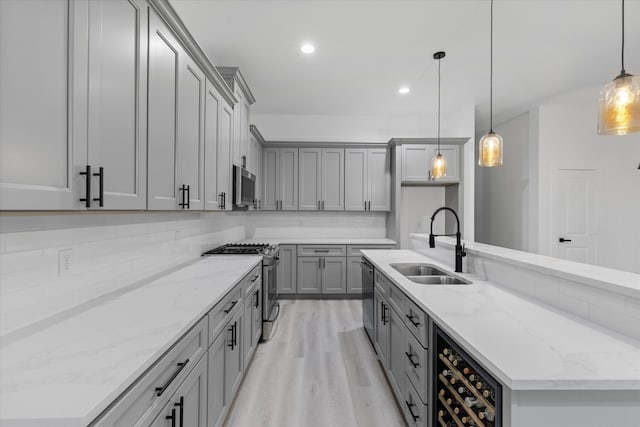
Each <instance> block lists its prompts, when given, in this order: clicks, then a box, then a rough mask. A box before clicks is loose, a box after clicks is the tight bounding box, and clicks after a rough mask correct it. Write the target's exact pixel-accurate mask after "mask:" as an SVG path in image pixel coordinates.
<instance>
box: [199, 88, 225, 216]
mask: <svg viewBox="0 0 640 427" xmlns="http://www.w3.org/2000/svg"><path fill="white" fill-rule="evenodd" d="M220 98H221V97H220V93H219V92H218V91H217V90H216V88H215V87H214V86H213V83H211V82H210V81H209V79H207V80H206V83H205V93H204V184H203V185H204V188H203V193H204V209H205V210H217V209H218V207H219V204H220V196H219V191H218V138H219V136H220V128H219V126H218V109H219V108H221V105H220V104H221V101H220Z"/></svg>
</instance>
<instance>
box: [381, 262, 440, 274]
mask: <svg viewBox="0 0 640 427" xmlns="http://www.w3.org/2000/svg"><path fill="white" fill-rule="evenodd" d="M391 267H393V268H395V269H396V270H397V271H398V272H399V273H400V274H402V275H403V276H446V275H447V273H446V272H444V271H442V270H440V269H439V268H437V267H435V266H433V265H431V264H391Z"/></svg>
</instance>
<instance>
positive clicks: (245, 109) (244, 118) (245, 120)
mask: <svg viewBox="0 0 640 427" xmlns="http://www.w3.org/2000/svg"><path fill="white" fill-rule="evenodd" d="M240 107H241V110H240V111H241V113H242V114H241V115H240V141H241V143H242V144H241V146H240V148H241V155H242V156H247V158H249V157H250V153H249V103H248V102H247V100H246V98H244V97H243V98H242V102H241V103H240ZM250 170H251V169H250ZM251 171H252V172H253V170H251Z"/></svg>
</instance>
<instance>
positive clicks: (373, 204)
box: [367, 148, 391, 211]
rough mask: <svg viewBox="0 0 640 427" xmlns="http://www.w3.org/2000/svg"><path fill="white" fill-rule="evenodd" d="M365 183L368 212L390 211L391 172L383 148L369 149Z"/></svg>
mask: <svg viewBox="0 0 640 427" xmlns="http://www.w3.org/2000/svg"><path fill="white" fill-rule="evenodd" d="M367 181H368V187H369V210H371V211H390V210H391V170H390V162H389V155H388V152H387V150H386V149H385V148H381V149H370V150H369V151H368V153H367Z"/></svg>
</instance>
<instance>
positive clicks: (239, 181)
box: [232, 165, 256, 210]
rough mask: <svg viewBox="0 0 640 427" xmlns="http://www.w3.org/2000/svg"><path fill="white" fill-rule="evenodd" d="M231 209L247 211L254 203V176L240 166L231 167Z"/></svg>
mask: <svg viewBox="0 0 640 427" xmlns="http://www.w3.org/2000/svg"><path fill="white" fill-rule="evenodd" d="M232 201H233V206H232V207H233V209H234V210H247V209H248V208H249V206H254V205H255V203H256V176H255V175H254V174H252V173H251V172H249V171H248V170H246V169H245V168H244V167H242V166H237V165H233V199H232Z"/></svg>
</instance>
